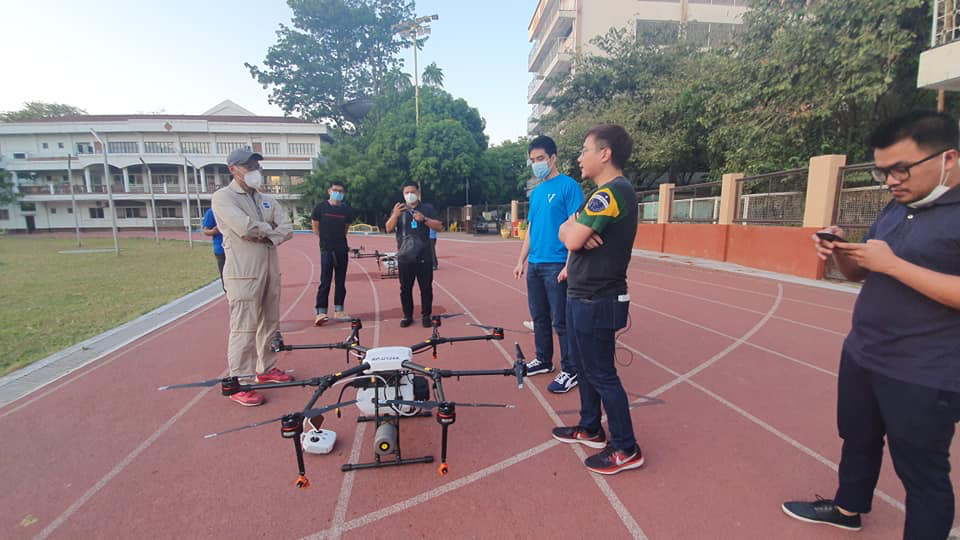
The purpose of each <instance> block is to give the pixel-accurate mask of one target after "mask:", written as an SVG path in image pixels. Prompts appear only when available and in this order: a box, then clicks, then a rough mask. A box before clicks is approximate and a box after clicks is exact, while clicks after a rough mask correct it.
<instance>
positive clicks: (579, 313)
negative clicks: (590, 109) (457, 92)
mask: <svg viewBox="0 0 960 540" xmlns="http://www.w3.org/2000/svg"><path fill="white" fill-rule="evenodd" d="M632 148H633V142H632V141H631V140H630V136H629V135H627V132H626V131H625V130H624V129H623V128H622V127H620V126H617V125H612V124H604V125H599V126H596V127H594V128H593V129H591V130H590V131H589V132H587V136H586V138H585V140H584V142H583V149H582V150H581V152H580V159H579V160H578V161H579V162H580V169H581V173H582V176H583V177H584V178H590V179H591V180H593V182H594V183H595V184H597V190H596V191H594V192H593V193H592V194H591V195H590V197H589V198H587V200H586V202H585V203H584V204H583V206H581V207H580V210H579V211H578V212H577V213H575V214H574V215H572V216H570V218H569V219H568V220H567V221H566V222H565V223H564V224H563V225H561V226H560V230H559V232H558V235H557V236H558V237H559V238H560V241H562V242H563V243H564V245H565V246H566V247H567V249H568V250H570V259H569V261H568V262H567V336H568V339H569V340H570V341H569V348H570V357H571V358H572V359H573V360H574V362H575V363H576V367H577V373H578V374H579V376H580V385H579V388H580V421H579V423H578V424H577V425H576V426H570V427H559V428H554V430H553V437H554V438H555V439H557V440H559V441H562V442H565V443H579V444H583V445H586V446H589V447H591V448H603V451H601V452H600V453H598V454H595V455H592V456H590V457H588V458H587V459H586V460H585V461H584V464H585V465H586V466H587V468H588V469H590V470H591V471H593V472H596V473H600V474H616V473H618V472H621V471H625V470H628V469H635V468H638V467H641V466H642V465H643V453H642V452H641V451H640V447H639V446H638V445H637V440H636V438H635V437H634V434H633V422H632V420H631V418H630V401H629V400H628V399H627V394H626V392H625V391H624V390H623V384H622V383H621V382H620V377H619V376H618V375H617V366H616V362H615V358H614V353H615V350H616V332H617V330H619V329H621V328H623V327H624V326H626V324H627V316H628V312H629V308H630V296H629V295H628V294H627V266H628V265H629V264H630V255H631V253H632V250H633V239H634V237H635V236H636V234H637V196H636V192H635V191H634V189H633V185H632V184H631V183H630V181H629V180H627V179H626V178H624V177H623V166H624V164H625V163H626V161H627V158H629V157H630V151H631V149H632ZM601 405H602V408H603V409H604V410H606V412H607V424H608V425H609V427H610V444H609V445H608V444H607V437H606V435H605V434H604V432H603V427H602V426H601V425H600V418H601V416H602V411H601Z"/></svg>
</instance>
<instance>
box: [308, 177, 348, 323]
mask: <svg viewBox="0 0 960 540" xmlns="http://www.w3.org/2000/svg"><path fill="white" fill-rule="evenodd" d="M327 193H328V194H329V196H330V198H329V199H328V200H326V201H323V202H322V203H320V204H318V205H317V206H316V207H315V208H314V209H313V214H312V215H311V216H310V219H311V223H312V225H313V234H315V235H317V236H318V237H319V238H320V286H319V287H317V304H316V310H317V317H316V319H314V321H313V323H314V324H315V325H316V326H323V324H324V323H326V322H327V320H328V318H327V305H328V301H329V298H330V279H331V278H334V280H335V287H334V291H333V317H334V318H335V319H349V318H350V316H349V315H347V314H346V312H344V311H343V302H344V300H346V298H347V287H346V284H345V283H346V279H347V263H348V261H349V260H350V259H349V258H348V257H347V229H348V228H350V223H351V222H352V221H353V208H351V207H350V205H349V204H347V203H346V202H345V201H344V200H343V198H344V194H345V193H346V188H345V187H344V185H343V183H342V182H340V181H338V180H334V181H333V182H331V183H330V189H329V190H327Z"/></svg>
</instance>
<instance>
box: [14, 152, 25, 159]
mask: <svg viewBox="0 0 960 540" xmlns="http://www.w3.org/2000/svg"><path fill="white" fill-rule="evenodd" d="M13 159H27V154H26V153H24V152H14V153H13Z"/></svg>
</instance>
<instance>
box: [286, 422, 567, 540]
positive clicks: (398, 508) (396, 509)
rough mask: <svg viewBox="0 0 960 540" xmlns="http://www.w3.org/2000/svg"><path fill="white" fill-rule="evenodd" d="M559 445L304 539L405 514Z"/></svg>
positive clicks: (513, 458)
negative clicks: (401, 513) (406, 511)
mask: <svg viewBox="0 0 960 540" xmlns="http://www.w3.org/2000/svg"><path fill="white" fill-rule="evenodd" d="M558 444H560V442H559V441H556V440H552V439H551V440H549V441H547V442H545V443H543V444H541V445H539V446H535V447H533V448H531V449H529V450H527V451H525V452H521V453H519V454H517V455H515V456H511V457H509V458H507V459H505V460H503V461H500V462H499V463H495V464H493V465H491V466H489V467H487V468H485V469H480V470H479V471H476V472H474V473H472V474H469V475H467V476H464V477H463V478H458V479H456V480H454V481H452V482H448V483H446V484H444V485H442V486H438V487H436V488H434V489H432V490H430V491H427V492H425V493H421V494H420V495H416V496H414V497H411V498H409V499H407V500H405V501H400V502H398V503H396V504H392V505H390V506H387V507H385V508H381V509H380V510H376V511H374V512H370V513H369V514H366V515H364V516H360V517H358V518H355V519H352V520H350V521H348V522H346V523H344V524H342V525H341V526H340V527H339V529H337V530H336V531H335V530H334V529H328V530H325V531H320V532H317V533H314V534H312V535H310V536H305V537H304V538H305V539H311V540H313V539H320V538H330V537H332V536H333V535H335V534H336V535H339V534H340V533H344V532H347V531H350V530H353V529H358V528H360V527H364V526H367V525H370V524H371V523H374V522H377V521H380V520H381V519H384V518H386V517H390V516H392V515H394V514H397V513H400V512H403V511H405V510H409V509H411V508H413V507H415V506H418V505H421V504H423V503H425V502H428V501H430V500H432V499H436V498H437V497H439V496H441V495H446V494H447V493H450V492H451V491H454V490H457V489H460V488H462V487H464V486H467V485H470V484H472V483H474V482H476V481H477V480H480V479H482V478H486V477H488V476H490V475H492V474H495V473H498V472H500V471H502V470H504V469H507V468H508V467H511V466H513V465H516V464H517V463H520V462H522V461H524V460H527V459H529V458H532V457H534V456H536V455H539V454H541V453H543V452H544V451H546V450H549V449H550V448H553V447H554V446H556V445H558Z"/></svg>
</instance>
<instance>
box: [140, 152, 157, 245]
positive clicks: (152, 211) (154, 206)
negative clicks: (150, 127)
mask: <svg viewBox="0 0 960 540" xmlns="http://www.w3.org/2000/svg"><path fill="white" fill-rule="evenodd" d="M140 163H142V164H143V168H144V169H146V171H147V189H148V190H150V215H151V216H153V240H154V242H156V243H157V245H158V246H159V245H160V229H159V228H158V227H157V201H156V199H154V197H153V174H152V173H151V172H150V166H149V165H147V162H146V161H144V160H143V157H141V158H140Z"/></svg>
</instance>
